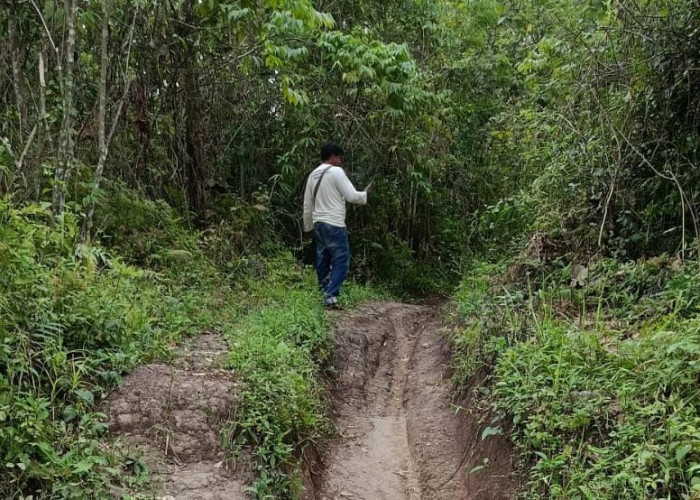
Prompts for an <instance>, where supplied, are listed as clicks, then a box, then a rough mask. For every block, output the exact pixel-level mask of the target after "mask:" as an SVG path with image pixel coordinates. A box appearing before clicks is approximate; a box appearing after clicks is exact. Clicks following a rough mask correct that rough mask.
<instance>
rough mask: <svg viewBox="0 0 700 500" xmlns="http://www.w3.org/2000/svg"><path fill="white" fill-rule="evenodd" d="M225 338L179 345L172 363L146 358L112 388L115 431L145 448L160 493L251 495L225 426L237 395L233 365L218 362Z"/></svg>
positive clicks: (186, 497)
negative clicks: (224, 440)
mask: <svg viewBox="0 0 700 500" xmlns="http://www.w3.org/2000/svg"><path fill="white" fill-rule="evenodd" d="M226 351H227V347H226V344H225V343H224V342H223V341H222V340H221V338H220V337H219V336H218V335H215V334H206V335H202V336H200V337H198V338H197V339H195V340H194V341H193V342H191V343H190V344H186V345H185V346H183V347H182V348H181V351H180V353H179V356H178V357H177V358H176V360H175V362H174V363H173V365H165V364H160V363H155V364H149V365H144V366H141V367H139V368H137V369H136V370H134V372H133V373H131V374H130V375H129V376H128V377H126V378H125V379H124V384H123V386H122V387H120V388H119V389H118V390H116V391H115V392H114V393H112V394H111V395H110V397H109V398H108V400H107V403H106V408H105V412H106V413H107V414H108V415H109V418H110V422H109V423H110V432H111V433H112V435H113V436H117V437H119V439H120V440H121V441H122V442H123V443H125V444H126V445H127V446H129V447H131V448H133V449H134V451H135V452H136V453H137V454H141V455H142V459H143V461H145V462H146V463H147V464H148V466H149V469H150V470H151V473H152V475H153V477H154V479H155V482H156V487H157V488H158V490H159V492H158V495H160V496H159V498H162V499H176V500H224V499H227V500H235V499H245V498H247V496H246V494H245V484H249V481H250V473H249V471H248V470H247V467H238V468H236V467H234V466H233V464H231V463H230V461H229V460H228V458H229V454H227V453H225V452H224V451H223V449H222V447H221V428H222V425H224V424H225V423H226V422H228V421H230V420H231V412H232V411H233V410H234V409H235V408H236V406H237V402H238V391H237V384H236V380H235V378H234V376H233V374H232V373H231V372H230V371H227V370H222V369H219V368H218V366H220V358H221V357H222V356H223V355H224V354H225V353H226Z"/></svg>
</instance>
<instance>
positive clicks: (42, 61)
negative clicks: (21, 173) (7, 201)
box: [30, 36, 52, 201]
mask: <svg viewBox="0 0 700 500" xmlns="http://www.w3.org/2000/svg"><path fill="white" fill-rule="evenodd" d="M46 48H47V42H46V37H45V36H42V44H41V49H40V50H39V117H38V120H39V121H38V123H39V128H40V130H41V132H40V133H39V139H38V141H39V142H38V144H37V157H38V158H37V164H36V165H35V166H34V169H33V170H32V178H31V186H30V188H31V189H32V194H33V198H34V200H36V201H39V199H40V198H41V160H42V158H43V154H44V147H45V146H46V142H47V141H48V142H49V143H51V142H52V141H51V129H50V127H49V121H48V119H47V117H46Z"/></svg>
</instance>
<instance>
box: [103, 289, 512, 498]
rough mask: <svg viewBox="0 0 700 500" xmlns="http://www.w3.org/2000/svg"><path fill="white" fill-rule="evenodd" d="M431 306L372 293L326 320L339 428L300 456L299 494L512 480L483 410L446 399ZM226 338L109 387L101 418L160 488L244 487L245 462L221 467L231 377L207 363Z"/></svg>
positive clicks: (471, 489)
mask: <svg viewBox="0 0 700 500" xmlns="http://www.w3.org/2000/svg"><path fill="white" fill-rule="evenodd" d="M443 327H444V326H443V322H442V320H441V317H440V314H439V311H438V309H437V308H436V307H433V306H416V305H406V304H398V303H391V302H373V303H369V304H366V305H364V306H361V307H359V308H358V309H356V310H353V311H351V312H348V313H344V314H343V315H342V316H341V317H340V318H339V321H338V323H337V327H336V329H335V331H334V335H335V344H336V354H335V366H334V368H335V375H334V377H333V380H332V381H331V382H330V385H331V390H330V395H331V410H332V416H333V418H334V422H335V425H336V428H337V430H338V433H337V435H336V437H335V438H334V439H332V440H330V441H329V442H327V443H326V444H325V445H322V449H321V450H319V451H318V457H317V459H315V460H314V461H313V463H308V464H307V466H308V467H307V472H308V473H307V474H306V475H305V476H306V480H305V483H306V484H305V486H306V493H305V495H304V497H305V498H306V499H309V500H331V499H334V500H335V499H338V500H363V499H364V500H382V499H387V500H388V499H391V500H401V499H406V500H414V499H415V500H418V499H484V500H488V499H505V498H510V497H513V495H514V492H515V491H516V490H517V488H518V479H517V476H516V475H515V474H514V463H513V461H514V452H513V450H512V447H511V445H510V444H509V442H508V441H507V439H506V438H505V437H503V436H502V435H495V436H490V437H488V438H487V439H482V433H483V430H484V429H485V428H486V427H488V426H489V418H490V416H489V415H488V414H487V413H484V412H483V411H481V412H480V413H477V412H476V411H474V410H475V407H473V406H472V405H471V404H470V401H469V400H468V399H469V395H467V396H465V397H464V398H463V399H462V400H459V401H455V399H454V393H453V390H452V384H451V381H450V378H449V366H450V352H449V348H448V345H447V343H446V341H445V339H444V335H443ZM226 350H227V348H226V345H225V343H224V342H223V341H221V340H220V339H219V338H218V337H217V336H215V335H204V336H202V337H200V338H199V339H197V340H195V341H194V343H193V344H192V345H190V346H189V347H186V348H184V349H183V350H182V352H181V353H180V355H179V357H178V358H177V359H176V361H175V362H174V363H173V365H172V366H170V365H162V364H153V365H146V366H143V367H141V368H139V369H138V370H136V371H135V372H134V373H133V374H132V375H130V376H129V377H127V379H126V380H125V383H124V385H123V386H122V387H121V388H120V389H119V390H118V391H115V393H114V394H113V395H112V397H111V398H110V399H109V403H108V408H107V411H108V413H109V415H110V420H111V423H112V424H111V429H112V432H113V433H115V434H116V435H119V436H121V439H122V440H123V441H124V442H126V443H127V444H130V445H133V446H135V447H137V448H138V449H140V450H141V452H142V453H143V455H144V460H145V461H146V462H147V463H149V466H150V467H151V470H152V471H153V474H154V476H155V478H156V480H157V482H156V486H157V487H158V488H159V489H160V491H161V492H162V493H160V494H161V497H160V498H164V499H165V498H167V499H170V498H172V499H178V500H180V499H183V500H185V499H187V500H198V499H202V500H214V499H224V498H226V499H237V498H246V494H245V487H244V485H245V484H246V483H249V481H251V469H250V467H249V466H245V465H241V464H245V460H243V461H241V462H240V463H239V464H238V467H236V468H234V469H233V470H231V468H230V467H227V466H226V465H225V464H226V463H227V461H226V457H225V456H224V452H223V450H222V449H221V448H220V446H219V442H220V439H219V432H220V430H221V428H222V426H223V425H224V424H225V422H226V421H227V420H230V416H231V415H230V413H231V412H232V411H234V410H235V407H236V400H237V385H236V383H235V380H234V378H233V377H232V375H231V374H230V373H227V372H226V371H224V370H220V369H219V368H217V366H218V364H217V361H216V360H217V358H219V357H220V356H223V355H224V354H225V353H226Z"/></svg>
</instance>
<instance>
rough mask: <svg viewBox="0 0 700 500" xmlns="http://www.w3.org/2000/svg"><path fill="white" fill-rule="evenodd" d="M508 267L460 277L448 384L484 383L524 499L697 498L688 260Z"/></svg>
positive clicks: (692, 281) (694, 309)
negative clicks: (521, 479)
mask: <svg viewBox="0 0 700 500" xmlns="http://www.w3.org/2000/svg"><path fill="white" fill-rule="evenodd" d="M511 264H512V265H511V266H506V265H505V264H499V265H492V264H483V263H482V264H477V265H475V266H474V267H473V268H472V272H471V273H470V274H469V275H468V276H467V277H465V279H464V281H463V283H462V286H461V287H460V290H459V291H458V293H457V295H456V314H457V317H458V318H459V320H460V322H461V325H460V326H459V327H458V328H457V329H456V331H455V332H454V333H453V334H452V341H453V344H454V346H455V350H456V356H455V364H456V376H457V380H458V381H459V383H462V384H464V383H466V381H467V380H468V379H469V377H470V376H471V375H472V374H474V373H476V372H478V371H482V372H490V373H491V376H490V391H491V394H490V395H489V396H488V397H489V398H490V399H491V401H492V404H493V405H494V407H495V409H496V410H497V411H498V412H499V413H500V414H502V415H504V416H508V417H509V419H510V421H511V422H512V439H513V441H514V442H515V444H516V445H517V446H518V448H519V449H520V451H521V453H522V456H523V457H524V459H525V467H526V468H527V469H529V470H528V471H527V472H526V477H528V478H529V485H528V489H527V492H526V493H525V494H524V495H525V496H526V497H528V498H532V497H537V498H543V497H544V498H562V499H563V498H566V499H599V498H610V499H613V498H619V499H641V498H679V499H680V498H684V499H690V498H693V499H694V498H700V415H699V413H698V408H700V385H699V382H700V359H699V358H698V352H700V315H699V314H698V312H699V309H698V307H699V302H698V301H699V300H700V290H699V289H698V285H697V278H698V275H699V273H700V266H699V265H698V263H697V262H686V263H685V264H684V265H681V263H680V261H678V260H677V259H672V258H668V257H661V258H656V259H649V260H645V261H639V262H628V263H620V262H618V261H615V260H609V259H601V260H598V261H596V262H594V263H591V264H590V266H588V267H586V268H585V272H583V273H581V270H582V269H583V268H579V269H576V266H574V265H570V264H567V263H564V262H557V261H555V262H551V263H548V264H542V265H541V266H540V269H539V271H538V272H537V273H530V274H528V275H527V277H525V278H520V279H514V278H513V276H514V272H513V270H514V269H515V268H516V267H517V265H518V264H517V263H515V264H513V263H511ZM515 275H517V273H515Z"/></svg>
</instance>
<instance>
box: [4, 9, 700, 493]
mask: <svg viewBox="0 0 700 500" xmlns="http://www.w3.org/2000/svg"><path fill="white" fill-rule="evenodd" d="M0 5H1V8H0V41H1V43H0V67H2V68H3V71H2V72H1V73H0V496H1V497H2V498H13V499H14V498H27V497H28V496H31V495H33V498H110V497H113V498H118V497H120V496H121V497H122V498H152V496H149V493H147V492H148V491H150V490H149V488H150V485H149V474H148V470H147V467H146V466H145V465H144V464H143V463H142V461H141V460H140V458H139V457H138V456H134V455H133V454H132V453H130V452H128V451H125V450H123V449H122V448H121V447H120V446H119V445H118V444H114V443H113V442H112V441H111V440H110V439H109V429H108V425H107V420H108V419H107V417H106V416H105V414H104V411H105V410H104V406H103V400H105V399H106V398H107V397H108V394H109V393H110V391H112V390H113V389H115V388H116V387H118V386H119V385H120V384H121V383H122V379H123V377H124V376H125V375H126V374H128V373H130V372H131V371H133V370H134V369H135V368H136V367H138V366H140V365H142V364H144V363H146V362H150V361H153V360H161V361H163V360H164V361H167V360H168V359H172V357H173V356H174V354H173V349H174V348H175V346H176V345H177V344H178V343H179V342H181V341H182V340H183V339H186V338H191V337H193V336H195V335H197V334H199V333H201V332H202V331H217V332H220V333H221V335H222V337H223V338H225V339H226V341H227V344H228V346H229V351H230V352H228V354H227V359H226V363H225V364H226V367H227V368H228V369H230V370H233V371H234V372H235V373H236V374H237V376H238V377H240V380H241V382H242V384H243V387H244V389H243V390H242V392H241V395H240V401H239V405H238V408H237V410H236V411H235V412H233V416H232V417H231V421H230V422H229V424H228V426H227V427H226V431H225V432H224V438H223V440H224V441H226V442H227V447H228V448H227V449H229V453H230V454H231V456H234V455H236V456H237V454H238V453H241V450H248V451H249V452H250V453H251V455H252V456H253V461H254V480H253V482H252V487H251V489H250V494H251V495H253V496H254V497H255V498H290V497H297V496H298V495H299V494H300V490H301V486H300V474H301V473H300V463H301V462H302V457H303V456H304V449H305V447H307V446H308V445H309V443H312V442H318V441H321V440H323V439H324V437H327V436H328V435H329V434H330V433H331V431H330V430H329V429H330V427H331V426H332V425H331V423H330V421H329V416H328V412H327V401H326V400H327V394H326V389H325V383H324V379H325V377H326V376H327V375H328V373H327V372H328V371H329V368H328V367H329V363H330V361H329V360H331V359H333V357H334V343H333V340H332V330H333V329H332V324H333V320H332V319H330V318H329V316H328V315H327V313H324V311H323V310H322V308H321V306H320V304H318V303H317V302H318V300H317V297H316V296H315V295H314V293H313V292H314V287H315V285H314V283H313V277H312V276H311V274H312V273H311V272H310V271H309V270H308V269H307V268H306V267H304V266H303V265H302V264H303V263H306V264H309V263H310V258H311V255H312V250H311V249H312V244H311V241H310V240H309V239H308V238H307V237H306V236H305V235H304V233H303V231H302V227H301V218H302V217H301V215H302V214H301V212H302V195H303V188H304V183H305V181H306V178H307V176H308V174H309V172H310V171H311V170H312V169H313V168H314V167H316V166H317V165H318V163H319V158H318V151H319V148H320V147H321V145H322V144H324V143H325V142H326V141H328V140H331V139H332V140H335V141H337V142H339V143H341V144H342V145H343V147H344V149H345V151H346V158H345V162H344V167H345V169H346V171H347V173H348V175H349V177H350V178H351V179H352V181H353V182H354V183H355V184H356V185H359V186H364V185H367V184H369V183H370V182H372V183H373V186H374V187H373V191H372V193H371V195H370V200H369V205H368V207H366V208H362V209H350V211H349V218H348V219H349V220H348V226H349V229H350V241H351V247H352V254H353V261H352V266H351V270H352V274H353V283H351V284H350V285H349V287H348V289H347V294H346V295H347V303H348V305H349V306H352V305H354V304H357V303H360V302H362V301H366V300H368V299H376V298H382V297H384V298H385V297H389V296H391V297H394V298H400V299H402V300H406V301H413V300H420V298H422V297H429V296H437V295H439V296H441V297H445V298H447V299H448V300H447V301H446V302H447V303H446V304H445V305H444V311H443V314H444V316H445V318H446V319H445V321H446V322H447V323H449V328H448V335H447V338H448V341H449V343H450V345H451V347H452V353H453V355H452V360H451V362H450V367H451V370H452V372H453V381H454V384H455V386H456V388H457V389H458V390H459V389H461V390H462V391H463V392H464V393H467V392H469V391H472V392H473V390H474V387H475V385H478V391H475V392H474V394H477V393H478V396H476V395H475V396H474V397H478V398H479V399H480V402H481V403H480V404H481V406H482V407H484V408H488V412H490V413H489V415H494V416H495V417H494V421H493V422H492V426H491V427H488V429H489V430H490V432H489V433H492V434H502V435H504V436H506V437H507V438H508V439H509V440H510V441H511V442H512V443H513V444H514V447H515V448H514V449H515V450H516V453H517V457H518V459H517V460H518V468H519V471H520V472H519V473H520V475H521V477H522V478H523V479H522V485H521V488H520V490H521V493H520V494H522V495H523V497H527V498H562V499H563V498H566V499H598V498H611V499H612V498H630V499H642V498H686V499H694V498H700V393H699V392H698V382H699V381H700V358H698V352H700V310H698V307H699V301H700V285H699V284H698V277H699V274H700V263H699V262H698V249H699V248H698V242H699V241H700V240H699V237H700V220H699V219H698V217H699V210H700V192H697V191H696V189H697V186H698V185H700V168H698V166H699V164H700V3H698V1H697V0H606V1H603V0H401V1H396V2H386V1H384V2H381V1H373V0H317V1H315V2H312V1H310V0H236V1H227V0H200V1H197V2H188V1H185V0H168V1H162V2H156V1H149V0H101V1H93V0H82V1H81V0H63V1H60V2H59V1H55V0H46V1H43V2H39V1H38V0H2V3H1V4H0ZM477 381H478V384H477ZM458 392H459V391H458ZM489 433H487V434H489ZM474 473H475V474H476V473H479V471H478V470H474ZM426 498H427V497H426Z"/></svg>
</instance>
